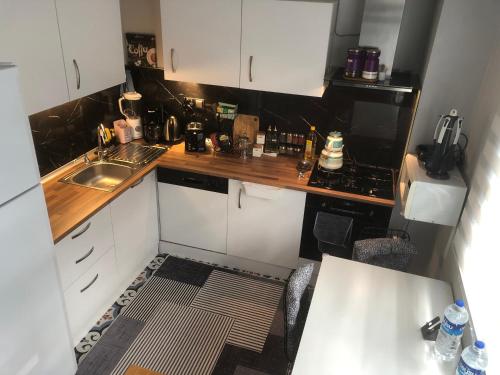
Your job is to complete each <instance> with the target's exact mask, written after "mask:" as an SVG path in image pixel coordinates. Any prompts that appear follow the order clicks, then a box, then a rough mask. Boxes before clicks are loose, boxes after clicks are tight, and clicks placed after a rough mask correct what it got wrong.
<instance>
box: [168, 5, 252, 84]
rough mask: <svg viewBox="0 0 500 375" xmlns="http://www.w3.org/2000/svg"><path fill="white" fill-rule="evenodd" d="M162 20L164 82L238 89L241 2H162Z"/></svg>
mask: <svg viewBox="0 0 500 375" xmlns="http://www.w3.org/2000/svg"><path fill="white" fill-rule="evenodd" d="M161 18H162V36H163V61H164V64H165V79H168V80H173V81H185V82H196V83H204V84H209V85H221V86H230V87H239V79H240V36H241V0H161ZM256 26H257V25H256Z"/></svg>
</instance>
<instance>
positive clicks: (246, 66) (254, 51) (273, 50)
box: [240, 0, 333, 96]
mask: <svg viewBox="0 0 500 375" xmlns="http://www.w3.org/2000/svg"><path fill="white" fill-rule="evenodd" d="M332 11H333V4H332V3H316V2H306V1H278V0H243V10H242V34H241V75H240V87H241V88H245V89H253V90H262V91H273V92H282V93H290V94H298V95H307V96H321V95H323V91H324V87H323V85H324V76H325V67H326V59H327V53H328V43H329V36H330V23H331V18H332Z"/></svg>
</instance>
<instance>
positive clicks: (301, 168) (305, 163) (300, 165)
mask: <svg viewBox="0 0 500 375" xmlns="http://www.w3.org/2000/svg"><path fill="white" fill-rule="evenodd" d="M295 168H296V169H297V172H299V174H298V177H299V178H303V177H304V174H305V173H306V172H308V171H310V170H311V168H312V163H311V162H310V161H309V160H305V159H303V160H299V161H298V162H297V166H296V167H295Z"/></svg>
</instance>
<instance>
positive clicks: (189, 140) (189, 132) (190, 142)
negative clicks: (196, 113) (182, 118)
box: [185, 122, 206, 152]
mask: <svg viewBox="0 0 500 375" xmlns="http://www.w3.org/2000/svg"><path fill="white" fill-rule="evenodd" d="M185 150H186V151H188V152H205V151H206V147H205V132H204V126H203V124H202V123H201V122H190V123H189V124H187V126H186V141H185Z"/></svg>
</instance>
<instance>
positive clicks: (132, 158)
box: [59, 143, 166, 191]
mask: <svg viewBox="0 0 500 375" xmlns="http://www.w3.org/2000/svg"><path fill="white" fill-rule="evenodd" d="M108 151H109V152H107V154H106V158H105V159H103V160H97V161H93V162H90V161H89V160H88V158H87V159H86V161H87V164H85V165H84V166H83V167H82V168H80V169H78V170H77V171H75V172H72V173H70V174H68V175H66V176H64V177H63V178H62V179H60V180H59V181H61V182H65V183H68V184H74V185H79V186H85V187H89V188H93V189H99V190H104V191H113V190H115V189H116V188H117V187H118V186H119V185H120V184H121V183H123V182H124V181H125V180H127V179H128V178H130V177H132V176H133V175H134V174H136V173H138V172H139V171H140V170H141V169H142V168H143V167H144V166H145V165H147V164H149V163H150V162H152V161H153V160H155V159H156V158H158V157H159V156H160V155H161V154H163V153H164V152H165V151H166V148H163V147H156V146H142V145H138V144H133V143H128V144H125V145H118V146H115V147H113V148H111V149H109V150H108Z"/></svg>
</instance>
